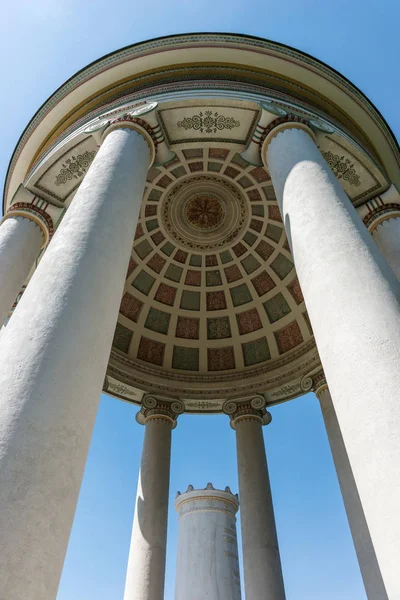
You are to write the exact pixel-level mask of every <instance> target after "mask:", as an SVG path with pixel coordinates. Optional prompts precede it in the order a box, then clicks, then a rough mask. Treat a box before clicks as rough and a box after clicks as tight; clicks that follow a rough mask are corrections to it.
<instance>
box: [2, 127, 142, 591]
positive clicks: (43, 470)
mask: <svg viewBox="0 0 400 600" xmlns="http://www.w3.org/2000/svg"><path fill="white" fill-rule="evenodd" d="M131 125H132V124H131ZM121 126H124V124H123V123H121ZM127 126H128V125H127ZM149 163H150V151H149V146H148V144H147V143H146V141H145V139H144V138H143V137H142V135H140V134H139V133H137V132H136V131H132V130H129V129H120V130H115V131H112V132H111V133H110V134H109V135H108V137H106V139H105V141H104V142H103V145H102V146H101V148H100V150H99V152H98V154H97V157H96V158H95V160H94V161H93V164H92V165H91V167H90V169H89V171H88V173H87V175H86V176H85V178H84V180H83V182H82V184H81V186H80V188H79V190H78V192H77V194H76V196H75V198H74V200H73V201H72V203H71V206H70V207H69V208H68V211H67V213H66V215H65V217H64V219H63V221H62V223H61V225H60V227H59V229H58V230H57V232H56V234H55V236H54V238H53V240H52V242H51V244H50V245H49V248H48V249H47V251H46V253H45V254H44V256H43V259H42V261H41V262H40V264H39V266H38V268H37V270H36V271H35V273H34V275H33V277H32V279H31V281H30V282H29V285H28V287H27V289H26V291H25V293H24V295H23V297H22V299H21V301H20V302H19V304H18V306H17V308H16V309H15V312H14V314H13V317H12V319H10V322H9V324H8V325H7V327H6V328H5V330H4V332H3V334H2V337H1V340H0V357H1V358H0V389H1V394H0V415H1V419H0V540H1V552H0V590H1V596H2V597H3V598H7V600H21V598H28V597H29V600H54V598H55V597H56V594H57V588H58V582H59V578H60V575H61V570H62V566H63V561H64V555H65V552H66V548H67V544H68V538H69V533H70V528H71V524H72V520H73V517H74V511H75V506H76V502H77V499H78V494H79V487H80V484H81V479H82V475H83V470H84V466H85V461H86V455H87V452H88V448H89V443H90V437H91V433H92V428H93V424H94V420H95V416H96V411H97V405H98V401H99V398H100V394H101V389H102V383H103V380H104V374H105V371H106V366H107V361H108V357H109V354H110V347H111V343H112V337H113V333H114V328H115V323H116V319H117V315H118V308H119V303H120V300H121V295H122V291H123V286H124V282H125V275H126V269H127V265H128V261H129V256H130V252H131V248H132V241H133V237H134V232H135V227H136V221H137V217H138V213H139V210H140V205H141V200H142V195H143V191H144V187H145V181H146V176H147V171H148V167H149Z"/></svg>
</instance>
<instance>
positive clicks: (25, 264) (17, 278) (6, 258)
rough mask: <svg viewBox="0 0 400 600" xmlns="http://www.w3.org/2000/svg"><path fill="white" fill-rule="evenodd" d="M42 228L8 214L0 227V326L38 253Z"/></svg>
mask: <svg viewBox="0 0 400 600" xmlns="http://www.w3.org/2000/svg"><path fill="white" fill-rule="evenodd" d="M44 240H45V237H44V234H43V229H42V228H41V227H40V226H39V225H38V224H37V223H36V222H35V221H34V220H32V219H30V218H29V217H27V216H22V214H20V215H18V216H11V214H10V215H8V216H7V218H5V219H4V221H3V223H2V224H1V226H0V328H1V326H2V325H3V323H4V321H5V320H6V317H7V315H8V313H9V311H10V309H11V307H12V305H13V303H14V301H15V299H16V297H17V295H18V294H19V292H20V291H21V288H22V286H23V284H24V282H25V280H26V278H27V277H28V275H29V271H30V270H31V268H32V266H33V263H34V262H35V259H36V258H37V256H38V255H39V252H40V249H41V247H42V245H43V243H44Z"/></svg>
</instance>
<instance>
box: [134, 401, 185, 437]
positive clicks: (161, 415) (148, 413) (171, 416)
mask: <svg viewBox="0 0 400 600" xmlns="http://www.w3.org/2000/svg"><path fill="white" fill-rule="evenodd" d="M184 411H185V405H184V404H183V402H181V401H180V400H173V399H169V398H163V397H160V396H153V395H151V394H148V395H146V396H144V397H143V399H142V407H141V409H140V411H139V412H138V413H137V415H136V421H137V422H138V423H139V425H147V423H149V422H150V421H151V420H154V419H157V420H163V421H167V422H168V423H170V424H171V425H172V428H173V429H174V428H175V427H176V420H177V418H178V416H179V415H181V414H182V413H183V412H184Z"/></svg>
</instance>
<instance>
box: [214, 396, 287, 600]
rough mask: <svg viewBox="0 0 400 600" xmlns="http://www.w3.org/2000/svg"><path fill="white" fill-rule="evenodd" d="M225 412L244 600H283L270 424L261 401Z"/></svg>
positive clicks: (231, 405) (236, 404)
mask: <svg viewBox="0 0 400 600" xmlns="http://www.w3.org/2000/svg"><path fill="white" fill-rule="evenodd" d="M224 412H226V413H227V414H229V415H230V417H231V426H232V427H233V428H234V429H235V430H236V450H237V464H238V476H239V497H240V507H241V508H240V522H241V530H242V547H243V568H244V588H245V592H246V600H260V598H268V599H271V600H284V599H285V588H284V583H283V576H282V567H281V560H280V555H279V546H278V536H277V533H276V526H275V517H274V507H273V504H272V495H271V487H270V482H269V474H268V465H267V458H266V454H265V445H264V438H263V434H262V426H263V425H267V424H268V423H270V421H271V415H270V414H269V413H268V412H267V411H266V410H265V400H264V398H262V397H258V396H256V397H251V398H248V399H245V400H243V401H240V402H233V401H232V402H231V401H227V402H226V403H225V404H224Z"/></svg>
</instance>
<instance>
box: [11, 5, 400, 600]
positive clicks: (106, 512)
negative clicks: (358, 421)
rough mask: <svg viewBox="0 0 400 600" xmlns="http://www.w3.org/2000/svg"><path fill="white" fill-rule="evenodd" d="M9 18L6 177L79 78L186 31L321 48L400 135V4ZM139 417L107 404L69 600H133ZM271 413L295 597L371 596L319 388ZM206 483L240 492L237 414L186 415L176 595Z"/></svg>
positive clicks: (179, 444)
mask: <svg viewBox="0 0 400 600" xmlns="http://www.w3.org/2000/svg"><path fill="white" fill-rule="evenodd" d="M1 16H2V23H3V27H2V35H1V38H0V46H1V53H0V67H1V74H2V83H3V86H2V87H3V93H2V94H1V95H0V109H1V110H0V114H1V115H2V117H3V119H2V130H1V138H0V179H1V181H4V177H5V173H6V169H7V165H8V161H9V158H10V155H11V152H12V150H13V148H14V146H15V144H16V142H17V139H18V137H19V135H20V134H21V132H22V130H23V128H24V127H25V125H26V124H27V122H28V120H29V119H30V118H31V117H32V115H33V113H34V112H35V111H36V110H37V108H38V107H39V106H40V105H41V104H42V102H44V101H45V100H46V98H47V97H48V96H49V95H50V94H51V93H52V92H53V91H54V90H55V89H56V88H57V87H58V86H59V85H61V84H62V83H63V82H64V81H65V80H66V79H67V78H68V77H70V76H71V75H72V74H74V73H75V72H76V71H77V70H78V69H80V68H82V67H84V66H85V65H86V64H88V63H89V62H91V61H92V60H95V59H97V58H99V57H100V56H102V55H103V54H106V53H108V52H111V51H113V50H115V49H117V48H119V47H122V46H125V45H128V44H131V43H134V42H137V41H140V40H145V39H148V38H151V37H156V36H160V35H167V34H172V33H180V32H190V31H232V32H240V33H250V34H254V35H258V36H262V37H266V38H270V39H273V40H276V41H279V42H283V43H286V44H289V45H292V46H294V47H296V48H299V49H300V50H303V51H305V52H309V53H310V54H312V55H314V56H316V57H317V58H319V59H321V60H323V61H325V62H327V63H328V64H329V65H331V66H332V67H334V68H336V69H337V70H339V71H340V72H341V73H343V74H344V75H345V76H347V77H348V78H349V79H351V80H352V81H353V82H354V83H355V84H356V85H358V86H359V87H360V88H361V89H362V91H363V92H364V93H366V94H367V95H368V96H369V98H370V99H371V100H372V101H373V102H374V104H375V105H376V106H377V107H378V108H379V110H380V111H381V112H382V113H383V115H384V117H385V118H386V120H387V121H388V123H389V125H390V126H391V128H392V129H393V131H394V133H395V134H396V135H397V137H399V133H400V116H399V111H398V103H399V96H400V78H399V68H398V60H399V41H398V39H399V35H398V23H399V18H400V4H399V2H398V0H380V1H379V2H378V1H377V0H369V2H368V3H366V2H365V0H364V1H361V0H336V2H335V3H328V2H324V1H322V0H302V1H298V0H297V1H296V0H280V1H279V2H277V1H276V0H274V1H271V0H264V1H258V0H246V1H244V0H241V1H238V0H232V1H231V2H229V3H228V2H223V1H222V0H213V1H212V2H211V1H209V0H203V1H202V2H199V3H197V4H196V3H195V2H193V1H192V2H190V1H187V2H182V1H173V0H172V1H171V0H169V2H165V1H164V2H161V1H160V0H153V2H140V3H139V2H132V1H131V2H127V1H122V0H114V2H105V0H98V1H97V0H96V1H95V0H89V1H87V2H78V1H77V0H35V1H33V0H22V1H20V2H7V4H5V3H4V4H3V5H2V10H1ZM89 351H90V350H89ZM136 410H137V409H136V407H134V406H131V405H128V404H124V403H122V402H120V401H118V400H115V399H112V398H108V397H105V396H104V397H103V398H102V400H101V403H100V409H99V414H98V418H97V422H96V427H95V431H94V435H93V441H92V445H91V449H90V453H89V458H88V462H87V467H86V471H85V477H84V481H83V484H82V489H81V495H80V500H79V504H78V509H77V513H76V518H75V522H74V527H73V530H72V535H71V540H70V545H69V549H68V554H67V559H66V563H65V567H64V572H63V577H62V581H61V585H60V590H59V594H58V600H118V599H121V600H122V598H123V589H124V577H125V569H126V562H127V557H128V550H129V540H130V529H131V525H132V518H133V506H134V498H135V493H136V482H137V475H138V467H139V461H140V452H141V444H142V440H143V428H141V427H140V426H139V425H137V424H136V422H135V419H134V416H135V412H136ZM271 412H272V414H273V421H272V424H271V425H269V426H268V427H267V428H265V431H264V436H265V442H266V448H267V455H268V461H269V467H270V475H271V484H272V490H273V499H274V504H275V510H276V520H277V527H278V535H279V542H280V547H281V556H282V562H283V570H284V577H285V584H286V589H287V599H288V600H338V599H339V598H340V599H341V600H364V599H365V598H366V596H365V593H364V591H363V586H362V582H361V577H360V574H359V571H358V566H357V562H356V558H355V554H354V550H353V546H352V541H351V538H350V534H349V530H348V526H347V522H346V516H345V513H344V508H343V505H342V501H341V497H340V492H339V488H338V484H337V481H336V476H335V472H334V468H333V464H332V459H331V456H330V451H329V446H328V442H327V439H326V435H325V432H324V427H323V422H322V418H321V415H320V411H319V406H318V402H317V400H316V399H315V397H314V396H313V395H312V394H309V395H307V396H305V397H303V398H299V399H297V400H295V401H293V402H290V403H287V404H284V405H280V406H277V407H275V408H273V409H272V411H271ZM207 481H212V482H213V483H214V485H215V486H222V487H225V486H226V485H230V486H231V487H232V489H233V490H234V491H236V490H237V474H236V457H235V440H234V432H233V431H232V430H231V429H230V427H229V424H228V419H227V417H223V416H220V417H198V418H195V417H190V416H183V417H181V418H180V422H179V425H178V427H177V429H176V430H175V431H174V433H173V452H172V474H171V508H170V516H169V542H168V560H167V579H166V593H165V600H173V589H174V577H175V548H176V535H177V518H176V514H175V512H174V509H173V500H174V497H175V493H176V491H177V490H178V489H180V490H181V491H182V490H183V489H186V487H187V485H188V484H189V483H192V484H193V485H195V486H199V487H200V486H205V485H206V483H207ZM260 600H261V599H260Z"/></svg>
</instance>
